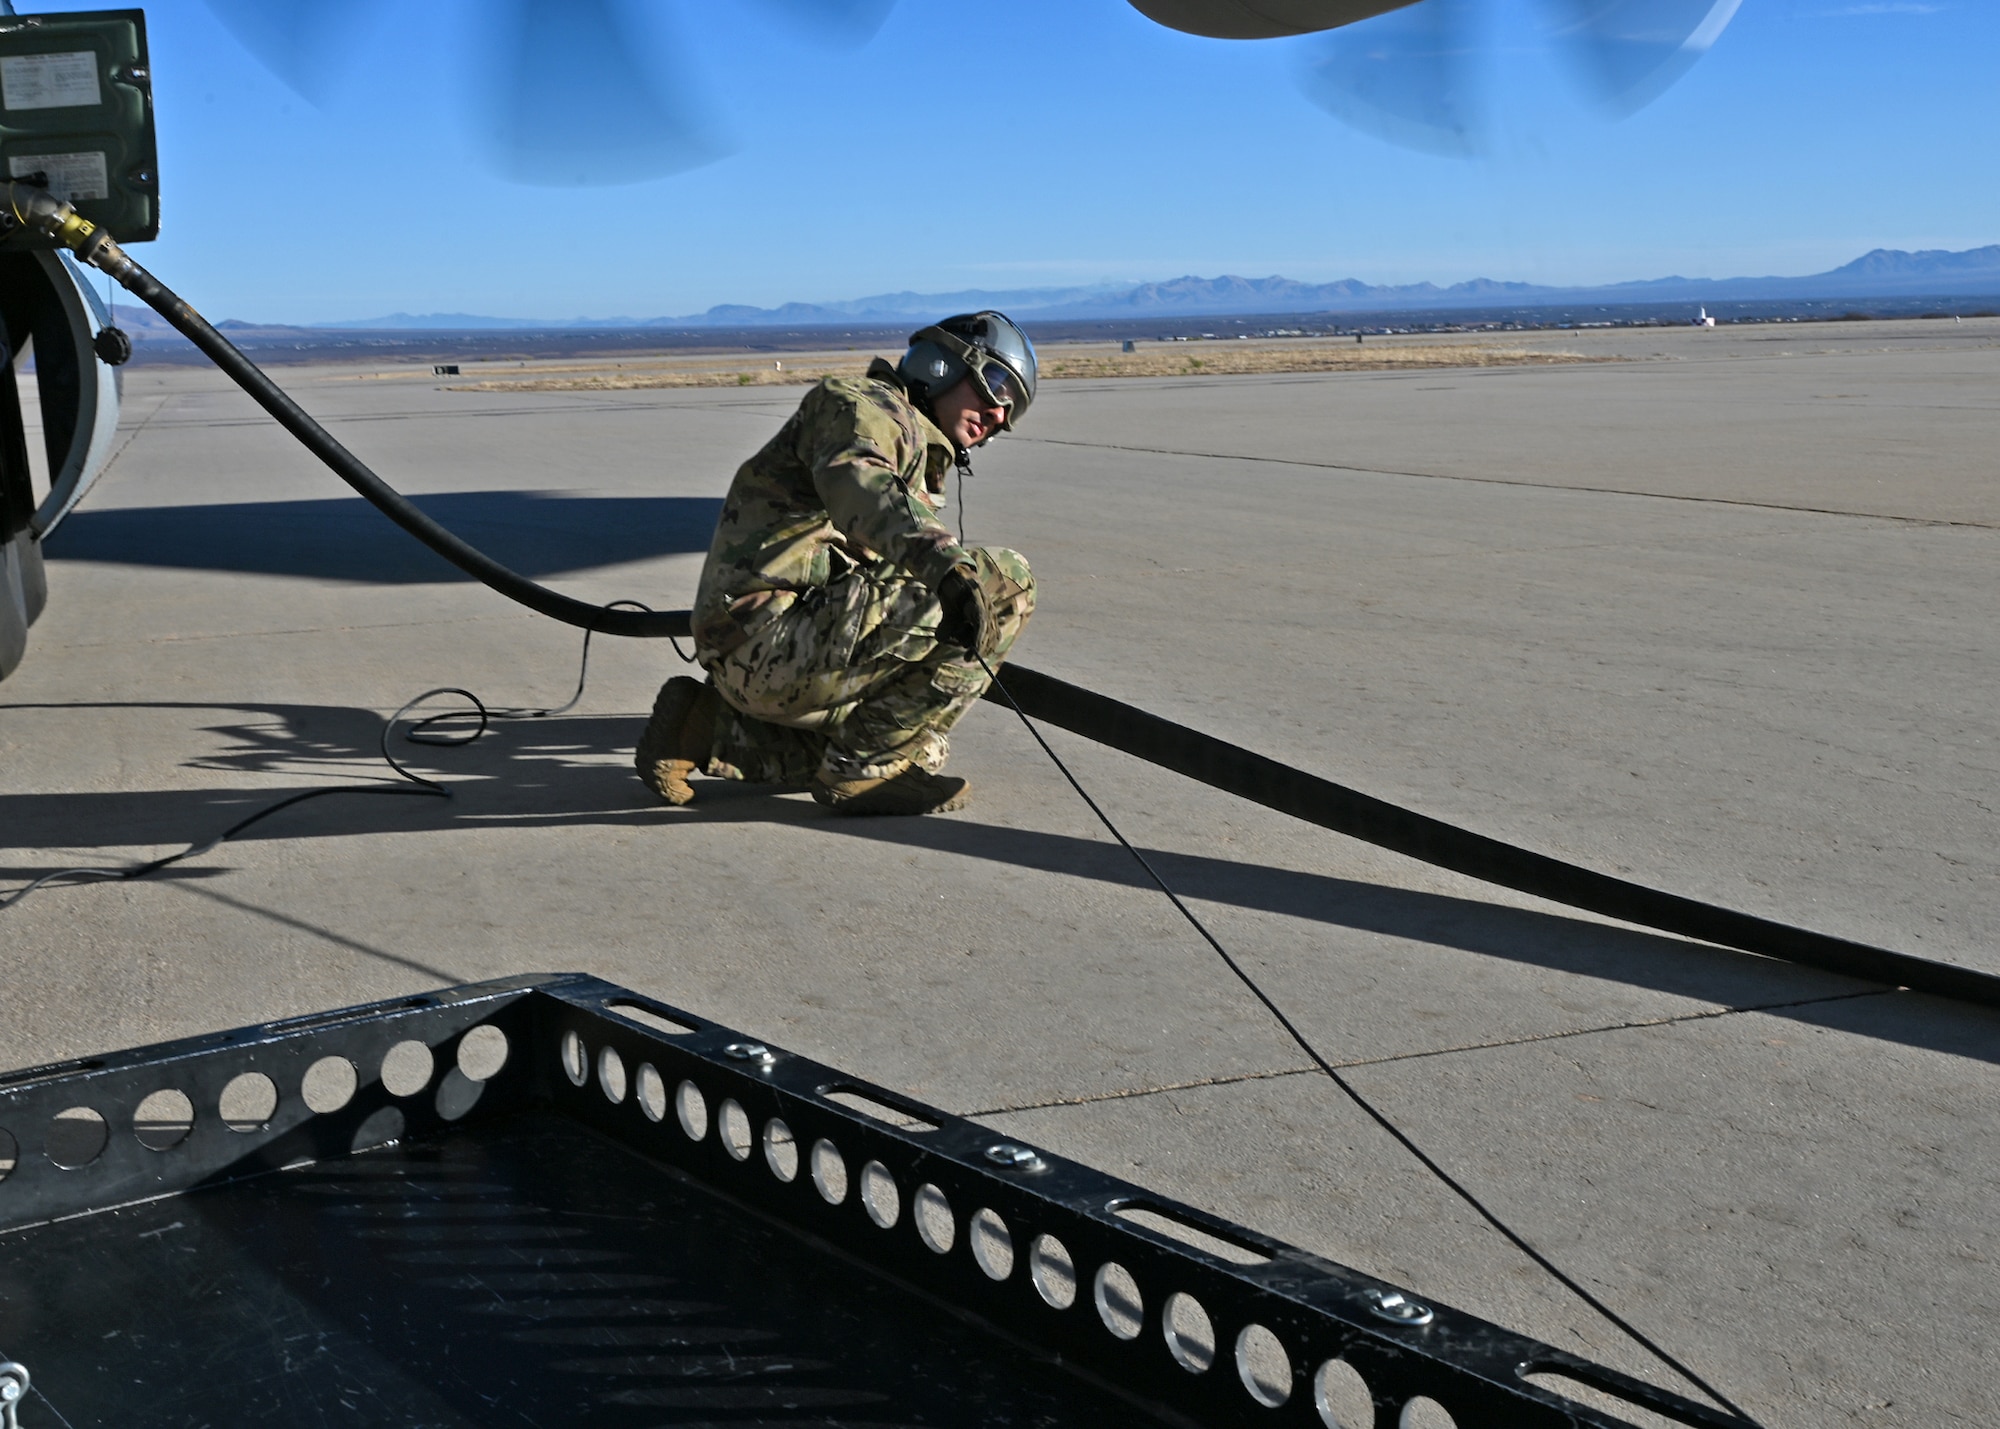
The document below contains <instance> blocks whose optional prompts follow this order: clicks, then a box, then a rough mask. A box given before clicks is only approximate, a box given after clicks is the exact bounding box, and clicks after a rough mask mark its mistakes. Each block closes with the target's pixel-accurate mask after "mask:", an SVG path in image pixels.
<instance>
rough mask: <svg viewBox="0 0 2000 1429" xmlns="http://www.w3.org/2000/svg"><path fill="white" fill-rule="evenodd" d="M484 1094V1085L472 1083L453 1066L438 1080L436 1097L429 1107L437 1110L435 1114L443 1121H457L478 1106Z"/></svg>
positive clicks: (470, 1079) (482, 1083)
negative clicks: (431, 1106)
mask: <svg viewBox="0 0 2000 1429" xmlns="http://www.w3.org/2000/svg"><path fill="white" fill-rule="evenodd" d="M485 1094H486V1083H484V1082H475V1081H473V1080H472V1078H470V1077H468V1076H466V1075H465V1073H463V1072H461V1071H459V1069H458V1068H457V1067H455V1066H454V1067H453V1068H451V1070H449V1071H448V1072H446V1073H445V1074H444V1075H443V1076H442V1077H439V1078H438V1084H437V1095H436V1096H435V1097H433V1098H432V1101H431V1105H433V1106H435V1107H436V1108H437V1114H438V1115H439V1116H440V1117H442V1118H443V1119H444V1120H446V1121H457V1120H458V1119H459V1118H460V1117H462V1116H466V1115H468V1114H469V1113H470V1112H471V1111H472V1109H473V1108H474V1107H476V1106H478V1105H479V1099H480V1098H481V1097H482V1096H484V1095H485Z"/></svg>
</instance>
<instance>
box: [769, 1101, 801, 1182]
mask: <svg viewBox="0 0 2000 1429" xmlns="http://www.w3.org/2000/svg"><path fill="white" fill-rule="evenodd" d="M764 1161H765V1163H766V1164H767V1165H768V1166H770V1168H771V1174H772V1175H773V1176H776V1177H777V1178H778V1179H779V1180H780V1181H790V1180H794V1179H795V1178H796V1177H797V1176H798V1174H799V1143H798V1142H797V1141H795V1140H794V1139H793V1138H792V1129H791V1127H789V1126H787V1125H786V1124H785V1123H784V1120H783V1119H782V1118H780V1117H775V1116H774V1117H772V1118H771V1119H770V1120H769V1121H767V1122H765V1123H764Z"/></svg>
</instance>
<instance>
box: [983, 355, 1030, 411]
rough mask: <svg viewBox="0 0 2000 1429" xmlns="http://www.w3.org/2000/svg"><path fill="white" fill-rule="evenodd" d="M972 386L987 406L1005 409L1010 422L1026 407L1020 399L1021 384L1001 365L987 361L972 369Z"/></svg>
mask: <svg viewBox="0 0 2000 1429" xmlns="http://www.w3.org/2000/svg"><path fill="white" fill-rule="evenodd" d="M972 385H973V386H975V387H977V388H978V389H979V394H980V395H981V396H982V397H984V398H985V399H986V405H987V406H989V407H1004V408H1006V410H1007V416H1008V418H1009V419H1010V420H1011V419H1012V418H1013V416H1014V414H1015V413H1016V412H1018V411H1020V410H1021V409H1023V408H1025V407H1026V406H1027V405H1028V404H1027V403H1026V402H1024V401H1023V400H1022V399H1021V384H1020V383H1019V382H1017V381H1016V380H1015V379H1014V374H1013V373H1011V372H1009V371H1008V370H1007V368H1006V367H1005V366H1004V365H1002V364H1001V363H998V362H993V361H991V360H988V361H986V362H982V363H980V364H979V365H978V366H977V367H974V368H973V369H972Z"/></svg>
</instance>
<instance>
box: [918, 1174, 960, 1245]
mask: <svg viewBox="0 0 2000 1429" xmlns="http://www.w3.org/2000/svg"><path fill="white" fill-rule="evenodd" d="M912 1219H914V1220H915V1221H916V1223H917V1239H918V1240H921V1241H922V1242H923V1243H924V1244H925V1245H927V1246H929V1247H930V1248H931V1249H932V1250H934V1251H936V1252H937V1253H938V1254H939V1255H943V1254H945V1253H946V1252H947V1251H949V1250H950V1249H951V1247H952V1242H954V1241H956V1240H957V1239H958V1223H957V1222H956V1221H954V1220H952V1218H951V1202H950V1201H947V1200H946V1199H945V1198H944V1192H942V1191H940V1190H939V1189H938V1188H937V1187H935V1186H933V1185H931V1184H930V1182H928V1181H926V1182H925V1183H924V1184H923V1185H921V1186H919V1187H917V1196H916V1203H915V1206H914V1215H913V1217H912Z"/></svg>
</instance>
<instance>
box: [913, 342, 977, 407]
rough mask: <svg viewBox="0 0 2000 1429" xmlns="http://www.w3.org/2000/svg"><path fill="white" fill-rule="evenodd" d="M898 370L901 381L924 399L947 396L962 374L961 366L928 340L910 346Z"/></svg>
mask: <svg viewBox="0 0 2000 1429" xmlns="http://www.w3.org/2000/svg"><path fill="white" fill-rule="evenodd" d="M898 366H899V367H900V369H901V370H902V374H903V379H904V380H905V381H906V382H909V383H910V384H911V385H912V386H914V387H917V388H919V389H920V390H921V391H922V392H923V394H924V397H925V398H926V399H929V398H933V397H937V396H940V395H942V394H943V393H946V392H949V391H950V390H951V389H952V388H954V387H956V386H957V385H958V384H959V381H960V380H961V379H962V378H963V377H964V376H965V373H966V366H965V364H964V363H963V362H961V361H959V359H958V358H956V357H954V356H953V355H952V354H951V353H949V352H947V351H945V349H944V348H943V347H941V346H939V345H938V344H937V343H935V342H930V341H928V340H926V341H924V342H917V343H912V344H911V345H910V350H909V351H908V352H906V353H904V354H903V360H902V362H901V363H899V364H898Z"/></svg>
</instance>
